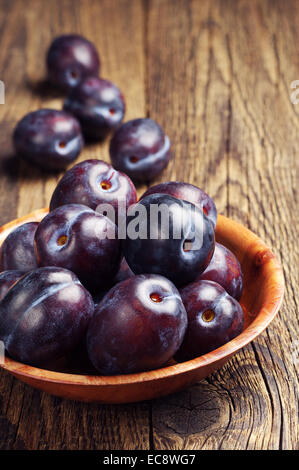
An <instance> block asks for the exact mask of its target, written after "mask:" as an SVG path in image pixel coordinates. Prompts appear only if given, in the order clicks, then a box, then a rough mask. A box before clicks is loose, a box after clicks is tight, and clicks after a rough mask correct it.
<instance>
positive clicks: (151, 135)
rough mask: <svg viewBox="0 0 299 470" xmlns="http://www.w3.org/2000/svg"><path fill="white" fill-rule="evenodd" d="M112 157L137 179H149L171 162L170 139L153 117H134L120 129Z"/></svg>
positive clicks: (116, 134)
mask: <svg viewBox="0 0 299 470" xmlns="http://www.w3.org/2000/svg"><path fill="white" fill-rule="evenodd" d="M110 157H111V162H112V165H113V166H114V167H115V168H117V169H118V170H120V171H123V172H124V173H126V174H127V175H129V176H130V178H132V180H133V181H139V182H140V181H149V180H152V179H153V178H155V177H156V176H157V175H158V174H159V173H161V171H162V170H163V169H164V168H165V167H166V166H167V165H168V163H169V160H170V141H169V138H168V137H167V136H166V135H164V132H163V130H162V129H161V127H160V126H159V124H157V123H156V122H155V121H153V120H152V119H148V118H142V119H133V120H132V121H128V122H126V123H124V124H122V125H121V126H120V127H119V128H118V129H117V130H116V132H115V134H114V136H113V137H112V139H111V142H110Z"/></svg>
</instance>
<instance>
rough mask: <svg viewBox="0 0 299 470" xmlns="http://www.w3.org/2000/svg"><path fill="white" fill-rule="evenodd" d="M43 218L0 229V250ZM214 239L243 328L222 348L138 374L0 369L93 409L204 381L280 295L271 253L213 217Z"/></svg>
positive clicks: (267, 318) (261, 325) (270, 313)
mask: <svg viewBox="0 0 299 470" xmlns="http://www.w3.org/2000/svg"><path fill="white" fill-rule="evenodd" d="M47 212H48V210H47V209H41V210H37V211H35V212H33V213H32V214H29V215H27V216H24V217H22V218H20V219H17V220H13V221H12V222H10V223H8V224H6V225H4V226H3V227H2V228H0V246H1V244H2V243H3V240H4V239H5V238H6V236H7V235H8V233H9V232H10V231H11V230H13V229H14V228H16V227H17V226H18V225H21V224H23V223H25V222H30V221H40V220H41V219H42V218H43V217H44V216H45V215H46V214H47ZM216 238H217V241H218V242H220V243H222V244H223V245H225V246H226V247H228V248H229V249H230V250H231V251H233V253H234V254H235V255H236V256H237V258H238V259H239V261H240V263H241V265H242V269H243V273H244V292H243V295H242V298H241V304H242V307H243V309H244V313H245V328H244V330H243V332H242V333H241V334H240V335H239V336H238V337H236V338H235V339H233V340H232V341H229V342H228V343H226V344H225V345H224V346H221V347H220V348H218V349H216V350H214V351H212V352H210V353H208V354H205V355H204V356H201V357H198V358H196V359H193V360H191V361H187V362H184V363H180V364H177V363H172V364H171V365H167V366H166V367H163V368H161V369H157V370H153V371H149V372H142V373H138V374H128V375H118V376H98V375H82V374H76V373H67V372H65V371H63V372H56V371H50V370H45V369H39V368H36V367H31V366H29V365H25V364H21V363H20V362H17V361H14V360H13V359H10V358H9V357H5V361H4V364H3V365H2V367H3V369H5V370H6V371H8V372H9V373H10V374H13V375H14V376H15V377H17V378H18V379H20V380H22V381H23V382H25V383H27V384H29V385H31V386H32V387H36V388H38V389H40V390H43V391H44V392H47V393H51V394H53V395H57V396H60V397H64V398H68V399H74V400H79V401H87V402H99V403H129V402H137V401H142V400H149V399H151V398H156V397H159V396H162V395H168V394H170V393H173V392H176V391H178V390H180V389H182V388H184V387H186V386H188V385H190V384H192V383H194V382H197V381H199V380H202V379H204V378H205V377H207V376H208V375H209V374H210V373H211V372H213V371H215V370H216V369H218V368H219V367H221V366H222V365H223V364H224V363H225V362H226V361H228V359H229V358H230V357H231V356H232V355H233V354H235V353H236V352H237V351H239V349H241V348H242V347H243V346H245V345H246V344H248V343H249V342H250V341H252V340H253V339H255V338H256V337H257V336H258V335H259V334H260V333H262V331H264V329H265V328H266V327H267V326H268V325H269V323H270V322H271V320H273V318H274V316H275V315H276V313H277V312H278V309H279V307H280V305H281V302H282V298H283V291H284V278H283V273H282V269H281V266H280V265H279V263H278V261H277V259H276V257H275V256H274V254H273V253H272V251H271V250H270V249H269V248H268V247H267V246H266V245H265V244H264V243H263V241H262V240H261V239H260V238H258V237H257V236H256V235H255V234H254V233H252V232H251V231H250V230H248V229H247V228H245V227H243V226H242V225H240V224H238V223H237V222H234V221H233V220H230V219H228V218H226V217H224V216H221V215H219V218H218V224H217V229H216Z"/></svg>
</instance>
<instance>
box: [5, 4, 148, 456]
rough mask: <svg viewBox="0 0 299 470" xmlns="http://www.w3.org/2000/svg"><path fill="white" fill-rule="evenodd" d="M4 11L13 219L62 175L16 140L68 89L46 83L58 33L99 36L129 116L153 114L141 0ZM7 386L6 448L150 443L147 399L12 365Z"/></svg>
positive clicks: (38, 203) (103, 154)
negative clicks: (84, 397)
mask: <svg viewBox="0 0 299 470" xmlns="http://www.w3.org/2000/svg"><path fill="white" fill-rule="evenodd" d="M120 11H121V12H123V14H120ZM70 12H71V14H70ZM0 15H1V16H0V27H1V28H0V40H1V50H0V70H1V73H2V72H3V75H2V76H1V77H0V78H1V79H2V80H3V81H4V82H5V83H6V84H7V95H6V105H4V106H0V122H1V137H0V169H1V202H0V215H1V222H6V221H8V220H9V219H12V218H13V217H14V216H20V215H24V214H26V213H28V212H30V211H32V210H34V209H37V208H40V207H43V206H46V205H48V203H49V200H50V197H51V194H52V191H53V189H54V187H55V184H56V181H57V178H58V177H55V176H54V177H53V176H51V175H49V174H47V173H45V172H42V171H39V170H38V169H34V168H32V167H31V166H29V165H26V164H25V163H23V162H21V163H19V162H18V161H17V160H16V159H15V158H14V157H13V154H12V149H11V143H10V134H11V132H12V129H13V126H14V125H15V123H16V122H17V120H19V119H20V118H21V117H22V116H23V115H24V114H25V113H27V112H29V111H32V110H35V109H38V108H39V107H53V108H57V109H60V108H61V106H62V98H63V97H62V96H60V95H59V94H57V93H55V92H54V93H53V91H49V90H48V89H47V88H46V87H45V86H44V85H43V80H44V74H45V68H44V58H45V52H46V50H47V47H48V45H49V43H50V42H51V40H52V38H53V37H55V36H56V35H58V34H61V33H68V32H77V33H78V34H83V35H84V36H86V37H87V38H89V39H90V40H92V41H93V42H94V43H95V44H96V46H97V47H98V50H99V52H100V56H101V59H102V76H103V77H105V78H107V79H110V80H112V81H114V82H115V83H116V84H117V85H118V86H119V87H120V89H121V90H124V93H125V97H126V101H127V113H126V120H127V119H132V118H134V117H141V116H144V115H145V90H144V74H145V66H144V45H143V23H144V21H143V7H142V3H141V1H139V0H137V1H134V2H130V0H121V1H116V2H115V1H110V0H104V1H101V2H98V1H97V0H86V1H85V0H84V2H72V1H69V0H63V1H59V0H54V1H52V2H51V5H50V4H47V7H46V8H45V2H44V1H43V0H30V1H25V0H16V1H15V0H14V1H9V2H6V1H3V0H1V1H0ZM132 45H133V47H132ZM3 120H4V122H3ZM87 158H101V159H104V160H106V161H109V155H108V141H106V142H105V143H104V144H95V145H89V146H87V147H85V149H84V151H83V152H82V154H81V155H80V158H79V159H78V161H82V160H85V159H87ZM4 170H5V171H4ZM7 170H9V171H8V172H7ZM142 190H143V188H141V191H142ZM0 390H1V413H0V442H1V447H2V448H3V449H13V448H27V449H39V448H40V449H61V448H65V449H97V448H100V449H121V448H126V449H134V448H139V449H146V448H148V447H149V434H150V432H149V411H148V405H147V404H140V405H139V404H137V405H128V406H119V407H113V406H98V405H88V404H83V403H75V402H69V401H66V400H61V399H59V398H55V397H51V396H47V395H45V394H43V393H39V392H38V391H36V390H33V389H31V388H30V387H28V386H26V385H23V384H21V383H19V382H17V381H15V380H14V379H12V378H11V377H10V376H9V375H8V374H6V373H4V372H1V374H0Z"/></svg>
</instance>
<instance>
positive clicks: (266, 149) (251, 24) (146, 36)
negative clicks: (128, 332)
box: [0, 0, 299, 449]
mask: <svg viewBox="0 0 299 470" xmlns="http://www.w3.org/2000/svg"><path fill="white" fill-rule="evenodd" d="M70 11H71V12H72V14H71V15H70V13H69V12H70ZM298 24H299V5H298V2H297V1H296V0H290V1H288V2H285V1H284V0H264V1H263V0H259V1H258V0H253V1H250V2H248V1H242V0H241V1H233V0H224V1H221V0H214V1H208V0H202V1H197V0H193V1H192V0H186V1H183V0H144V1H142V0H133V1H129V0H127V1H126V0H112V1H109V0H105V1H101V2H99V1H96V0H84V1H83V0H77V1H75V2H74V1H73V2H71V1H68V0H62V1H58V0H54V1H52V2H51V6H50V3H49V2H45V1H43V0H30V1H25V0H10V1H7V0H6V1H5V0H0V43H1V48H0V79H1V80H3V81H4V82H5V84H6V104H5V105H4V106H3V105H0V129H1V131H0V132H1V133H0V177H1V198H0V222H1V223H5V222H7V221H8V220H10V219H12V218H14V217H15V216H21V215H24V214H26V213H28V212H30V211H31V210H34V209H37V208H40V207H42V206H44V205H46V204H47V203H48V201H49V198H50V195H51V192H52V190H53V188H54V186H55V183H56V180H57V178H56V177H49V176H48V175H45V174H44V173H43V174H42V173H40V172H39V171H38V170H35V169H32V168H31V167H30V168H29V166H26V165H25V164H24V163H19V162H18V160H16V159H15V158H14V156H13V153H12V150H11V144H10V134H11V131H12V128H13V125H14V124H15V122H16V121H17V120H18V119H19V118H20V117H21V116H22V115H23V114H25V113H26V112H28V111H30V110H33V109H36V108H38V107H40V106H53V107H56V108H60V107H61V102H62V98H61V96H58V95H56V94H55V93H53V92H49V90H47V89H46V88H45V87H44V86H43V83H42V80H43V78H44V66H43V64H44V53H45V50H46V48H47V46H48V43H49V42H50V40H51V38H52V37H53V36H55V35H57V34H59V33H61V32H68V31H75V32H78V33H82V34H84V35H85V36H87V37H88V38H89V39H91V40H92V41H94V42H95V43H96V45H97V47H98V48H99V50H100V54H101V57H102V75H103V76H104V77H106V78H108V79H111V80H113V81H115V83H117V84H118V85H119V86H120V88H121V89H123V90H124V92H125V94H126V98H127V116H126V118H127V119H130V118H133V117H140V116H142V115H147V116H150V117H152V118H154V119H157V120H158V122H160V123H161V124H162V126H163V127H164V128H165V131H166V132H167V134H168V135H169V136H170V138H171V141H172V150H173V153H174V156H175V158H174V160H173V161H172V162H171V164H170V165H169V167H168V169H167V170H166V171H165V172H164V173H163V174H162V175H161V177H160V178H159V179H157V180H156V182H158V181H166V180H169V179H178V180H186V181H189V182H191V183H194V184H197V185H199V186H201V187H202V188H203V189H205V190H206V191H207V192H209V193H210V194H211V196H213V197H214V198H215V201H216V204H217V206H218V209H219V211H220V212H221V213H224V214H226V215H228V216H230V217H232V218H233V219H235V220H238V221H240V222H242V223H244V224H245V225H247V226H248V227H249V228H250V229H251V230H253V231H254V232H255V233H257V234H258V235H259V236H261V237H262V238H263V239H264V240H265V242H266V243H268V244H269V245H270V246H272V248H273V251H274V252H275V253H276V255H277V256H278V257H279V259H280V260H281V262H282V265H283V268H284V275H285V282H286V295H285V302H284V305H283V307H282V308H281V310H280V313H279V315H278V316H277V318H276V319H275V321H274V322H273V323H271V326H270V327H269V328H268V329H267V331H266V332H265V333H264V334H263V335H262V336H260V337H259V338H258V339H257V340H256V341H254V342H253V343H252V344H250V345H249V346H247V347H246V348H244V349H243V350H242V351H240V352H239V353H238V354H237V356H235V357H234V358H233V359H232V360H231V361H230V362H229V363H228V364H227V365H225V366H224V367H223V368H222V369H221V370H219V372H217V373H214V374H212V375H211V376H210V377H209V378H208V380H205V381H203V382H201V383H200V384H197V385H195V386H193V387H191V388H189V389H188V390H186V391H184V392H181V393H178V394H176V395H173V396H171V397H168V398H163V399H159V400H156V401H153V402H151V403H145V404H143V405H126V406H119V407H115V406H104V407H102V406H96V405H84V404H79V403H71V402H68V401H64V400H61V399H58V398H53V397H50V396H47V395H45V394H42V393H40V392H37V391H35V390H32V389H30V388H29V387H27V386H25V385H22V384H21V383H19V382H17V381H16V380H14V379H12V378H11V377H10V376H8V374H6V373H1V375H0V409H1V412H0V447H2V448H5V449H13V448H28V449H33V448H42V449H46V448H51V449H61V448H69V449H91V448H98V449H100V448H105V449H116V448H120V449H132V448H144V449H145V448H157V449H195V448H196V449H218V448H219V449H295V448H298V442H299V436H298V431H299V426H298V419H297V416H298V356H299V351H298V349H299V348H298V333H297V332H298V242H297V238H298V222H297V218H296V214H295V212H296V208H297V207H298V200H297V186H298V173H297V171H298V163H297V162H298V157H297V155H296V150H297V146H296V144H297V141H298V135H299V134H298V130H299V119H298V116H299V105H293V104H292V103H291V100H290V94H291V91H292V90H291V88H290V84H291V82H292V81H293V80H296V79H299V55H298V42H299V38H298V34H299V33H298ZM93 156H95V157H98V158H103V159H105V160H108V154H107V143H105V144H104V145H101V146H99V145H95V146H89V147H86V148H85V149H84V152H83V153H82V155H81V156H80V160H82V159H85V158H89V157H93ZM142 190H143V188H140V189H139V191H140V192H142Z"/></svg>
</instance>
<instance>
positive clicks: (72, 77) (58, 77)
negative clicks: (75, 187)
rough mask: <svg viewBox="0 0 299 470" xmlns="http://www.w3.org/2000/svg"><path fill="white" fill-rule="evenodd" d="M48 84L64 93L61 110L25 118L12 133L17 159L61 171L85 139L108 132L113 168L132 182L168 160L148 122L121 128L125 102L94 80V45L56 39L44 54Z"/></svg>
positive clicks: (166, 146) (164, 142)
mask: <svg viewBox="0 0 299 470" xmlns="http://www.w3.org/2000/svg"><path fill="white" fill-rule="evenodd" d="M47 68H48V77H49V81H50V82H51V83H52V84H53V85H54V86H57V87H59V88H60V89H61V90H63V91H64V92H65V93H66V99H65V101H64V103H63V110H62V111H59V110H54V109H39V110H37V111H34V112H30V113H28V114H26V115H25V116H24V117H23V118H22V119H21V120H20V121H19V122H18V123H17V126H16V128H15V130H14V133H13V143H14V148H15V150H16V153H17V155H19V156H20V157H21V158H23V159H25V160H26V161H28V162H30V163H31V164H34V165H37V166H39V167H40V168H43V169H45V170H48V171H51V170H52V171H55V170H56V171H59V170H63V169H65V168H66V167H67V165H69V164H70V163H72V162H73V161H74V160H75V159H76V158H77V157H78V155H79V154H80V152H81V150H82V147H83V145H84V141H85V140H103V139H105V138H106V137H107V135H108V134H109V133H111V132H114V135H113V137H112V139H111V142H110V157H111V161H112V164H113V166H114V167H115V168H116V169H118V170H120V171H123V172H125V173H127V174H128V175H129V176H130V177H131V178H132V179H133V180H134V181H149V180H151V179H152V178H154V177H155V176H156V175H157V174H159V173H160V172H161V171H162V170H163V169H164V168H165V167H166V166H167V165H168V162H169V160H170V141H169V138H168V137H167V136H165V135H164V133H163V131H162V129H161V127H160V126H159V124H157V123H156V122H155V121H153V120H152V119H148V118H141V119H133V120H131V121H128V122H126V123H124V124H121V123H122V121H123V119H124V115H125V110H126V109H125V108H126V106H125V100H124V96H123V94H122V93H121V91H120V90H119V88H118V87H117V86H116V85H115V84H114V83H112V82H110V81H109V80H105V79H103V78H99V72H100V59H99V56H98V53H97V50H96V49H95V47H94V45H93V44H92V43H91V42H90V41H88V40H87V39H85V38H83V37H82V36H78V35H63V36H60V37H58V38H56V39H55V40H54V41H53V43H52V44H51V46H50V48H49V50H48V54H47Z"/></svg>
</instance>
